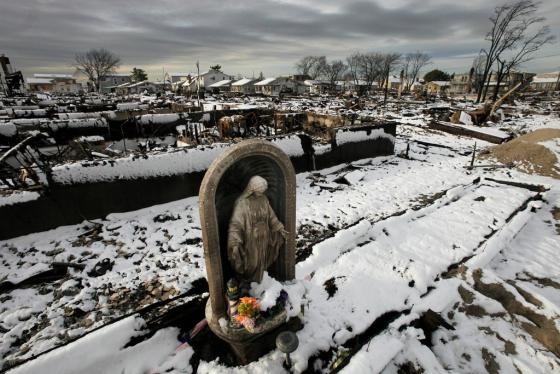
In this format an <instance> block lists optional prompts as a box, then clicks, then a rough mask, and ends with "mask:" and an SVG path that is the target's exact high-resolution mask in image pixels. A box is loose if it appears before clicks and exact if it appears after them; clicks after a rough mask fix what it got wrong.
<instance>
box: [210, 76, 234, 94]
mask: <svg viewBox="0 0 560 374" xmlns="http://www.w3.org/2000/svg"><path fill="white" fill-rule="evenodd" d="M231 82H232V80H231V79H224V80H221V81H219V82H216V83H213V84H211V85H210V86H208V88H209V89H210V91H212V92H214V93H221V92H229V91H230V89H231Z"/></svg>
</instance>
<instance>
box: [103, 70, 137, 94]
mask: <svg viewBox="0 0 560 374" xmlns="http://www.w3.org/2000/svg"><path fill="white" fill-rule="evenodd" d="M130 82H132V77H131V75H130V74H126V73H111V74H107V75H106V76H104V77H102V78H101V79H100V80H99V92H101V93H109V92H111V88H115V87H117V86H120V85H122V84H124V83H130Z"/></svg>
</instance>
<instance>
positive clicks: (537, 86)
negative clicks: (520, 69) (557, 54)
mask: <svg viewBox="0 0 560 374" xmlns="http://www.w3.org/2000/svg"><path fill="white" fill-rule="evenodd" d="M559 78H560V72H553V73H543V74H537V75H536V76H534V77H533V80H532V81H531V83H530V87H531V89H532V90H534V91H556V90H558V89H560V87H559Z"/></svg>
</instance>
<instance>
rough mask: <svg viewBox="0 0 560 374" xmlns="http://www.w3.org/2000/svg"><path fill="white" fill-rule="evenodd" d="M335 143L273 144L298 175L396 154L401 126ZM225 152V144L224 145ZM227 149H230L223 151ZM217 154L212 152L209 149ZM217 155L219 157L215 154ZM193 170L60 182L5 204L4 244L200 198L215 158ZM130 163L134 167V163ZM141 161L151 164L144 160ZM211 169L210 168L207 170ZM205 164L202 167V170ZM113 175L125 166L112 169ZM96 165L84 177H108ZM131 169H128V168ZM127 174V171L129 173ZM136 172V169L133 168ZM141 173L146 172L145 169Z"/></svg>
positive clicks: (336, 132)
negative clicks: (30, 197) (113, 215)
mask: <svg viewBox="0 0 560 374" xmlns="http://www.w3.org/2000/svg"><path fill="white" fill-rule="evenodd" d="M331 131H332V133H331V134H332V137H333V139H332V141H331V144H326V145H319V144H314V143H313V142H312V140H311V138H310V137H309V136H308V135H305V134H298V135H292V136H291V137H285V138H279V139H272V141H273V143H276V144H277V145H278V146H279V147H280V148H282V149H283V150H284V151H285V152H286V153H287V154H288V155H289V157H290V160H291V161H292V163H293V165H294V168H295V170H296V172H297V173H301V172H306V171H312V170H316V169H322V168H326V167H330V166H334V165H338V164H341V163H346V162H352V161H356V160H359V159H363V158H369V157H375V156H381V155H390V154H393V151H394V139H395V135H396V124H395V123H386V124H381V125H372V126H359V127H358V126H356V127H348V128H337V129H332V130H331ZM222 148H223V145H222ZM223 149H225V148H223ZM208 151H209V152H210V151H211V148H209V149H208ZM214 153H215V152H214ZM213 157H215V156H212V157H209V158H207V159H205V160H204V163H205V164H200V163H199V167H197V168H193V169H192V170H189V169H184V170H179V172H178V173H176V174H172V173H171V172H170V173H169V174H170V175H162V174H161V173H160V174H159V175H158V173H156V172H155V171H154V173H153V174H152V175H151V176H149V175H143V176H142V177H139V176H138V175H135V174H131V175H130V177H127V176H126V175H124V176H123V175H120V177H119V178H117V177H114V176H113V177H108V178H100V177H99V175H96V176H94V177H93V178H89V179H87V178H82V177H80V179H76V178H75V175H76V174H75V173H74V174H69V175H72V176H73V177H72V178H69V179H67V182H66V183H62V182H58V183H55V184H54V185H51V186H50V187H49V189H48V190H47V191H45V192H43V193H42V194H41V196H39V197H38V198H36V199H33V200H29V201H22V202H19V203H15V204H11V205H2V204H1V200H0V217H5V218H4V219H2V222H1V225H0V239H7V238H12V237H16V236H20V235H25V234H29V233H33V232H40V231H45V230H49V229H53V228H56V227H58V226H64V225H72V224H76V223H80V222H82V221H84V220H86V219H89V220H91V219H97V218H103V217H105V216H107V215H108V214H110V213H117V212H126V211H132V210H137V209H141V208H145V207H149V206H152V205H156V204H163V203H166V202H170V201H175V200H179V199H183V198H186V197H191V196H196V195H198V189H199V187H200V183H201V182H202V178H203V176H204V173H205V172H206V168H207V167H208V166H209V163H210V162H211V160H212V159H213ZM126 162H129V161H128V160H127V161H126ZM136 162H146V165H149V163H148V161H145V160H138V161H136ZM206 164H208V165H206ZM200 165H202V167H200ZM140 166H142V165H140ZM106 167H107V170H110V169H111V168H115V167H117V168H118V167H119V165H116V166H115V165H112V164H111V165H107V166H106ZM95 168H96V166H91V165H90V166H89V167H85V168H83V171H84V172H86V173H87V172H90V170H91V172H94V171H95V173H99V172H102V171H103V169H99V168H98V169H97V170H96V169H95ZM128 168H130V166H129V165H128V164H125V169H128ZM125 169H123V170H125ZM132 169H133V168H132ZM137 170H143V168H142V167H140V168H137ZM6 217H9V219H7V218H6Z"/></svg>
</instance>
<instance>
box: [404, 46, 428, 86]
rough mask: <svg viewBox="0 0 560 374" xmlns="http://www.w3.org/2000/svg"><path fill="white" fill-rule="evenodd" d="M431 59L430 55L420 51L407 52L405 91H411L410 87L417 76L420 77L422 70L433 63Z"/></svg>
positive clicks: (405, 60) (405, 59)
mask: <svg viewBox="0 0 560 374" xmlns="http://www.w3.org/2000/svg"><path fill="white" fill-rule="evenodd" d="M431 59H432V58H431V57H430V55H428V54H427V53H422V52H420V51H416V52H414V53H407V54H406V56H405V57H404V62H403V76H404V80H405V81H406V85H405V87H404V90H405V91H410V87H411V86H412V84H413V83H414V82H415V81H416V78H418V75H419V74H420V70H422V68H424V67H425V66H427V65H429V64H431ZM403 84H404V82H401V85H403Z"/></svg>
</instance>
